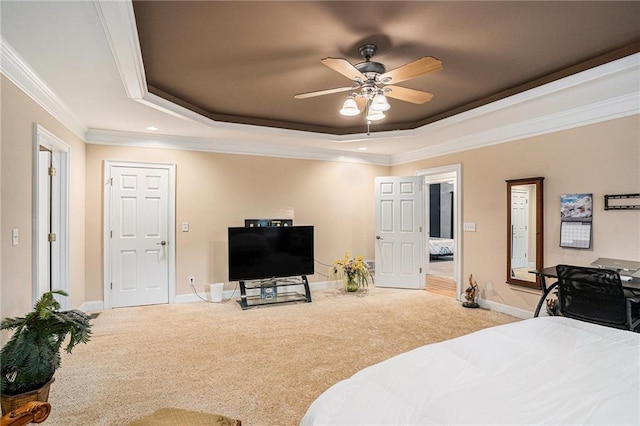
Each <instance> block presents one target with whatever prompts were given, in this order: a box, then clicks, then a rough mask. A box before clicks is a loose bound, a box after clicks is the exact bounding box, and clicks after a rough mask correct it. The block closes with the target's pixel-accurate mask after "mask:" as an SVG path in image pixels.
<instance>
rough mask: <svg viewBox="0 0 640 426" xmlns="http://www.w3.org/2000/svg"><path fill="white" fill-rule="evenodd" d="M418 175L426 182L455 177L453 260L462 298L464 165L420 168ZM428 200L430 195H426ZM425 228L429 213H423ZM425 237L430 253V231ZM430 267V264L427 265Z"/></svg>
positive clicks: (458, 294)
mask: <svg viewBox="0 0 640 426" xmlns="http://www.w3.org/2000/svg"><path fill="white" fill-rule="evenodd" d="M416 175H418V176H424V178H425V180H424V182H425V184H426V183H436V182H441V181H443V180H445V179H447V180H450V179H453V185H454V188H453V228H454V231H453V235H454V238H453V250H454V251H453V253H454V256H453V261H454V266H453V268H454V271H455V278H456V298H457V299H458V300H462V165H461V164H451V165H448V166H442V167H434V168H432V169H424V170H418V171H417V172H416ZM424 198H425V199H427V200H428V198H429V197H427V196H425V197H424ZM425 210H426V209H425ZM423 221H424V229H425V230H428V229H429V223H428V221H429V214H428V211H425V213H424V215H423ZM422 235H423V238H424V247H425V254H427V255H428V253H429V232H423V233H422ZM427 269H428V266H427Z"/></svg>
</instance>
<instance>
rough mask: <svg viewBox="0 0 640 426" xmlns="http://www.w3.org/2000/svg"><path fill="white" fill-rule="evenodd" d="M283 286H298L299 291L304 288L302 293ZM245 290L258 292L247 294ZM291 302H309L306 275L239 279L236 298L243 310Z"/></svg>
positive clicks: (309, 292)
mask: <svg viewBox="0 0 640 426" xmlns="http://www.w3.org/2000/svg"><path fill="white" fill-rule="evenodd" d="M285 287H298V288H300V290H301V291H302V290H304V293H302V292H301V291H291V289H285ZM247 290H258V294H251V295H247ZM284 290H286V291H284ZM252 293H255V292H252ZM292 302H307V303H311V291H310V290H309V281H308V280H307V276H306V275H301V276H300V277H292V278H271V279H268V280H259V281H248V282H245V281H240V300H238V303H239V304H240V306H241V307H242V309H243V310H245V309H249V308H253V307H255V306H266V305H276V304H280V303H292Z"/></svg>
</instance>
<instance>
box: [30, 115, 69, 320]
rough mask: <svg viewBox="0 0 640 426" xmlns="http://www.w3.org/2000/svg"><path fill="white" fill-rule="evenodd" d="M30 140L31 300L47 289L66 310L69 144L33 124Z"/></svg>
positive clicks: (67, 286)
mask: <svg viewBox="0 0 640 426" xmlns="http://www.w3.org/2000/svg"><path fill="white" fill-rule="evenodd" d="M33 132H34V138H33V139H34V142H33V170H34V179H33V236H32V244H33V247H34V250H33V253H34V255H33V265H32V270H33V301H34V303H35V301H36V300H37V299H39V298H40V296H42V294H43V293H45V292H47V291H51V290H63V291H65V292H66V293H67V294H68V295H69V297H56V300H57V301H58V302H59V303H60V307H61V308H62V309H70V305H71V303H70V300H69V299H70V296H71V289H70V285H69V156H70V153H71V147H70V146H69V145H67V144H66V143H65V142H63V141H62V140H61V139H59V138H58V137H56V136H55V135H54V134H53V133H51V132H49V131H48V130H46V129H45V128H44V127H42V126H40V125H38V124H35V125H34V129H33Z"/></svg>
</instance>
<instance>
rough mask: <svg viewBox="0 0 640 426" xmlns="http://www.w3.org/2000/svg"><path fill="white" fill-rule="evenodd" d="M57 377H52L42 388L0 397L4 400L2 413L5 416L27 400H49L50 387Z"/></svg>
mask: <svg viewBox="0 0 640 426" xmlns="http://www.w3.org/2000/svg"><path fill="white" fill-rule="evenodd" d="M54 380H55V379H54V378H53V377H52V378H51V380H49V381H48V382H47V383H45V384H44V385H43V386H42V387H41V388H40V389H36V390H32V391H29V392H24V393H19V394H18V395H4V394H2V395H1V397H0V401H1V402H2V415H3V416H4V415H5V414H7V413H8V412H10V411H13V410H16V409H18V408H20V407H22V406H23V405H24V404H26V403H27V402H31V401H41V402H48V399H49V387H50V386H51V383H53V381H54Z"/></svg>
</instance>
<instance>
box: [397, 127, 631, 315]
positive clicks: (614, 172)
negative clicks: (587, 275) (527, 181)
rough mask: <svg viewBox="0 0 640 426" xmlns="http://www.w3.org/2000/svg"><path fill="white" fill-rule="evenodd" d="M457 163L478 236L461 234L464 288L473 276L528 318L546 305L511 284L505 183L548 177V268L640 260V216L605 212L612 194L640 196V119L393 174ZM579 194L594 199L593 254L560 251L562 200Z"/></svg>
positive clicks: (467, 214) (465, 212)
mask: <svg viewBox="0 0 640 426" xmlns="http://www.w3.org/2000/svg"><path fill="white" fill-rule="evenodd" d="M457 163H460V164H461V165H462V176H463V179H462V187H463V190H462V191H463V192H462V219H463V221H464V222H475V223H476V224H477V232H465V233H464V234H463V235H462V237H463V240H462V244H463V251H462V253H463V282H466V278H467V277H468V276H469V274H471V273H473V276H474V278H475V279H476V280H477V281H478V284H479V286H480V287H481V291H480V295H481V297H483V298H486V299H488V300H490V301H494V302H498V303H503V304H506V305H510V306H514V307H517V308H521V309H525V310H529V311H532V310H533V308H534V307H535V303H536V302H537V300H538V298H539V296H538V295H539V293H533V294H532V292H530V291H522V290H520V289H518V288H517V287H514V286H510V285H508V284H505V279H506V210H507V206H506V183H505V180H506V179H516V178H526V177H535V176H543V177H544V178H545V181H544V222H545V225H544V232H545V234H544V237H545V245H544V252H545V254H544V257H545V259H544V263H545V265H547V266H551V265H555V264H557V263H561V262H565V263H570V264H578V265H585V264H589V263H590V262H592V261H593V260H595V259H596V258H598V257H614V258H621V259H629V260H640V212H638V211H637V210H636V211H633V210H626V211H612V210H609V211H605V210H604V195H605V194H626V193H640V116H633V117H628V118H622V119H618V120H612V121H608V122H605V123H600V124H594V125H590V126H585V127H582V128H578V129H572V130H566V131H562V132H557V133H553V134H549V135H544V136H539V137H534V138H529V139H525V140H521V141H516V142H511V143H507V144H502V145H496V146H491V147H486V148H481V149H476V150H472V151H465V152H460V153H457V154H451V155H446V156H443V157H438V158H434V159H429V160H424V161H418V162H414V163H410V164H403V165H398V166H395V167H392V168H391V172H392V174H393V175H398V176H402V175H413V174H414V173H415V172H416V171H417V170H422V169H428V168H431V167H438V166H443V165H448V164H457ZM572 193H593V198H594V217H593V244H592V248H591V249H589V250H576V249H566V248H560V247H559V238H560V195H561V194H572ZM488 283H492V285H489V286H488V285H487V284H488ZM488 287H492V289H491V290H489V288H488Z"/></svg>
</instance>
